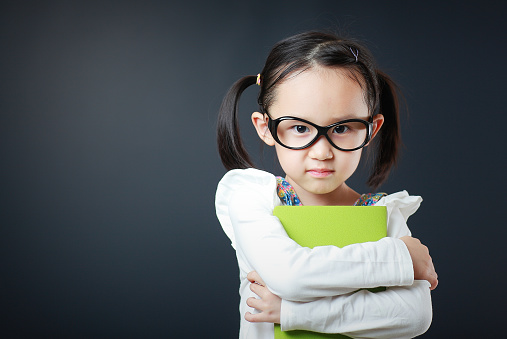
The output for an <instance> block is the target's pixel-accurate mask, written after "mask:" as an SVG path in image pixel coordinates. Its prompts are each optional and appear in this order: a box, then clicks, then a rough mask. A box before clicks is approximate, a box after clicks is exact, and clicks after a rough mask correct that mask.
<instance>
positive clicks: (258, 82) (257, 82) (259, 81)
mask: <svg viewBox="0 0 507 339" xmlns="http://www.w3.org/2000/svg"><path fill="white" fill-rule="evenodd" d="M255 83H256V84H257V85H259V86H260V85H261V74H260V73H259V74H257V81H256V82H255Z"/></svg>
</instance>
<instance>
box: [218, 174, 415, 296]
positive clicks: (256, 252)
mask: <svg viewBox="0 0 507 339" xmlns="http://www.w3.org/2000/svg"><path fill="white" fill-rule="evenodd" d="M277 204H280V202H279V199H278V197H277V195H276V181H275V177H274V176H272V175H271V174H269V173H266V172H262V171H258V170H253V169H249V170H235V171H230V172H229V173H228V174H226V176H224V179H222V181H221V182H220V184H219V187H218V189H217V200H216V206H217V215H218V217H219V219H220V222H221V224H222V227H223V228H224V231H225V233H226V234H227V235H228V236H229V238H231V240H232V244H233V246H234V247H235V248H236V251H237V257H238V262H239V265H240V270H241V271H242V274H244V277H245V276H246V273H247V272H250V271H253V270H256V271H257V272H259V274H260V275H261V276H262V278H263V279H264V281H265V282H266V284H267V286H269V288H270V290H271V291H272V292H273V293H274V294H276V295H278V296H280V297H282V298H283V299H286V300H294V301H309V300H313V299H315V298H318V297H326V296H335V295H339V294H346V293H349V292H351V291H354V290H357V289H358V288H369V287H375V286H403V285H411V284H412V283H413V268H412V260H411V258H410V254H409V251H408V250H407V247H406V246H405V244H404V243H403V241H401V240H400V239H396V238H384V239H382V240H380V241H378V242H370V243H363V244H355V245H350V246H346V247H344V248H341V249H340V248H338V247H335V246H320V247H315V248H314V249H309V248H303V247H301V246H299V245H298V244H297V243H295V242H294V241H293V240H292V239H290V238H289V237H288V236H287V233H286V232H285V230H284V229H283V226H282V225H281V224H280V222H279V220H278V218H276V217H274V216H273V215H272V211H273V208H274V206H275V205H277ZM345 272H346V273H345Z"/></svg>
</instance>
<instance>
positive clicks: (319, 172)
mask: <svg viewBox="0 0 507 339" xmlns="http://www.w3.org/2000/svg"><path fill="white" fill-rule="evenodd" d="M306 173H308V174H310V175H311V176H312V177H316V178H324V177H327V176H330V175H331V174H333V173H334V171H333V170H330V169H327V168H312V169H309V170H307V171H306Z"/></svg>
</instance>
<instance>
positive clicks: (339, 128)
mask: <svg viewBox="0 0 507 339" xmlns="http://www.w3.org/2000/svg"><path fill="white" fill-rule="evenodd" d="M276 132H277V135H278V139H279V140H280V142H281V143H282V144H284V145H286V146H289V147H295V148H297V147H303V146H306V145H308V144H309V143H310V142H312V141H313V139H315V137H316V136H317V134H318V131H317V129H316V128H315V127H314V126H312V125H310V124H307V123H305V122H303V121H298V120H282V121H280V123H279V124H278V128H277V131H276ZM327 135H328V136H329V138H330V139H331V141H332V142H333V143H334V144H335V145H336V146H338V147H339V148H342V149H345V150H347V149H354V148H358V147H360V146H362V144H363V143H364V141H365V140H366V137H367V135H368V127H367V125H366V124H364V123H361V122H356V121H352V122H346V123H343V124H339V125H336V126H333V127H332V128H330V129H329V130H328V132H327Z"/></svg>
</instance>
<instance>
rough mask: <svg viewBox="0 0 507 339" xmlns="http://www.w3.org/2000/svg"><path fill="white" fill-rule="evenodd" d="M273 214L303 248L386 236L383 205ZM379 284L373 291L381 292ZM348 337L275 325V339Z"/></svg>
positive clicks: (297, 209)
mask: <svg viewBox="0 0 507 339" xmlns="http://www.w3.org/2000/svg"><path fill="white" fill-rule="evenodd" d="M273 215H275V216H277V217H278V218H279V219H280V222H281V223H282V225H283V227H284V228H285V231H286V232H287V234H288V235H289V237H290V238H292V239H293V240H294V241H296V242H297V243H298V244H299V245H301V246H303V247H309V248H313V247H315V246H326V245H334V246H337V247H344V246H347V245H350V244H356V243H362V242H368V241H377V240H380V239H382V238H384V237H386V236H387V209H386V207H385V206H277V207H275V209H274V211H273ZM382 290H385V288H382V287H379V288H376V289H370V291H372V292H377V291H382ZM294 338H305V339H319V338H320V339H322V338H335V339H336V338H349V337H347V336H345V335H342V334H327V333H317V332H310V331H302V330H297V331H286V332H284V331H281V329H280V325H278V324H275V339H294Z"/></svg>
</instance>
